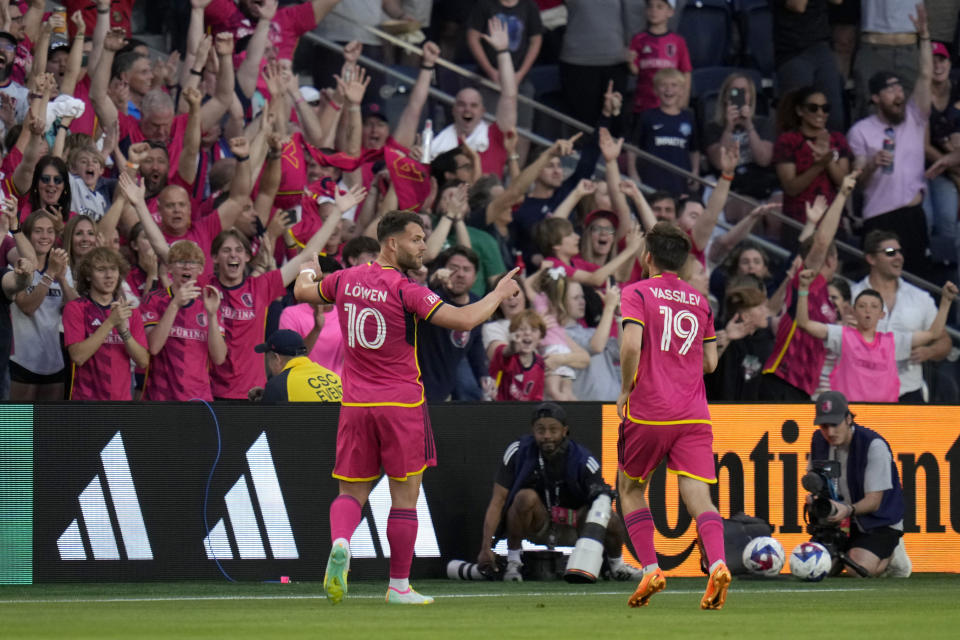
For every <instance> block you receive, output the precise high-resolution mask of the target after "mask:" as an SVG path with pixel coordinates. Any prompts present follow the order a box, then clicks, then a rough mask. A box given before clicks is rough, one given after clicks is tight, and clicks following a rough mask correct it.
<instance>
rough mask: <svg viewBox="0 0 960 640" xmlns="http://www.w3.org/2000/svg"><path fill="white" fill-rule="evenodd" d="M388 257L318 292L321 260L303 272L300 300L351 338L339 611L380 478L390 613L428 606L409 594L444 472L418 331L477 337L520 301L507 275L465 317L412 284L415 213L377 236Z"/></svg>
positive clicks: (331, 570) (332, 583) (333, 596)
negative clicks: (426, 519) (430, 498)
mask: <svg viewBox="0 0 960 640" xmlns="http://www.w3.org/2000/svg"><path fill="white" fill-rule="evenodd" d="M377 240H379V242H380V255H379V256H378V257H377V259H376V260H375V261H374V262H370V263H367V264H362V265H358V266H356V267H352V268H350V269H344V270H342V271H335V272H333V273H331V274H328V275H326V276H325V277H324V278H323V279H322V280H320V282H317V277H318V275H319V271H320V267H319V265H318V264H317V263H316V260H314V263H313V265H312V266H311V267H308V268H305V269H304V270H302V271H301V272H300V275H299V277H298V278H297V282H296V284H295V285H294V295H295V296H296V298H297V300H299V301H301V302H310V303H314V304H317V303H321V304H330V303H335V304H336V305H337V307H338V309H337V310H338V315H339V322H340V327H341V329H342V331H343V335H344V336H345V338H346V354H345V356H344V368H343V376H342V379H343V401H342V403H341V409H340V423H339V427H338V430H337V461H336V464H335V466H334V469H333V477H334V478H337V479H338V480H339V481H340V495H339V496H338V497H337V498H336V499H335V500H334V501H333V504H332V505H331V506H330V537H331V539H332V541H333V548H332V550H331V551H330V558H329V560H328V561H327V572H326V575H325V576H324V580H323V586H324V590H325V591H326V593H327V597H328V598H329V599H330V601H331V602H333V603H334V604H336V603H338V602H340V601H342V600H343V596H344V594H345V593H346V592H347V572H348V571H349V568H350V538H351V536H352V535H353V532H354V530H355V529H356V528H357V525H359V524H360V517H361V515H360V510H361V508H362V506H363V504H364V502H366V500H367V497H368V496H369V495H370V491H371V490H372V489H373V484H374V482H375V481H376V480H377V479H378V478H379V477H380V469H381V467H382V468H383V470H384V472H385V473H386V474H387V476H388V477H389V479H390V498H391V501H392V507H391V509H390V516H389V519H388V520H387V540H388V541H389V543H390V586H389V587H388V588H387V597H386V600H387V602H388V603H392V604H430V603H431V602H433V598H430V597H427V596H423V595H420V594H419V593H417V592H416V591H414V590H413V589H412V588H411V587H410V584H409V576H410V564H411V562H412V561H413V546H414V542H415V541H416V538H417V509H416V506H417V498H418V496H419V495H420V483H421V482H422V479H423V472H424V470H425V469H426V468H427V467H432V466H436V463H437V459H436V451H435V449H434V443H433V431H432V430H431V428H430V417H429V414H428V413H427V407H426V403H425V401H424V391H423V384H422V383H421V381H420V369H419V365H418V363H417V350H416V343H417V331H418V325H419V323H420V322H422V321H424V320H426V321H430V322H432V323H434V324H437V325H439V326H441V327H446V328H448V329H456V330H459V331H469V330H471V329H472V328H473V327H475V326H477V325H478V324H480V323H481V322H484V321H485V320H486V319H487V318H489V317H490V315H491V314H493V312H494V311H495V310H496V309H497V307H498V306H499V305H500V303H501V302H502V301H503V300H504V299H505V298H509V297H510V296H513V295H516V294H517V293H518V292H519V285H518V284H517V283H516V281H514V280H513V276H514V274H515V273H516V272H517V270H516V269H514V270H513V271H511V272H509V273H508V274H506V275H505V276H504V277H503V278H501V279H500V282H498V283H497V286H496V288H495V289H494V290H493V291H492V292H490V293H489V294H487V296H485V297H484V298H482V299H480V300H478V301H477V302H474V303H473V304H469V305H466V306H463V307H455V306H453V305H445V304H443V301H442V300H440V297H439V296H437V294H435V293H434V292H433V291H431V290H430V289H428V288H426V287H424V286H422V285H419V284H417V283H416V282H414V281H413V280H412V279H410V278H409V277H407V276H405V275H404V271H406V270H414V271H416V270H418V269H420V267H421V266H422V264H423V254H424V253H425V252H426V248H427V245H426V239H425V234H424V230H423V224H422V223H421V221H420V217H419V216H418V215H417V214H416V213H412V212H407V211H392V212H389V213H387V214H386V215H384V217H383V218H382V219H381V220H380V223H379V224H378V226H377Z"/></svg>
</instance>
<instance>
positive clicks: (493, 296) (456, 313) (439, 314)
mask: <svg viewBox="0 0 960 640" xmlns="http://www.w3.org/2000/svg"><path fill="white" fill-rule="evenodd" d="M518 271H519V269H513V270H512V271H510V272H508V273H507V274H506V275H505V276H503V277H502V278H500V281H499V282H498V283H497V286H496V288H494V290H493V291H491V292H490V293H488V294H487V295H485V296H484V297H483V298H481V299H480V300H477V301H476V302H474V303H473V304H468V305H466V306H463V307H455V306H453V305H451V304H445V305H443V306H442V307H440V308H439V309H437V310H436V312H435V313H434V314H433V315H432V316H430V322H432V323H433V324H435V325H437V326H440V327H444V328H446V329H454V330H457V331H470V330H471V329H473V328H474V327H475V326H477V325H478V324H480V323H481V322H485V321H486V320H487V319H488V318H489V317H490V316H492V315H493V312H494V311H496V310H497V307H499V306H500V303H501V302H503V301H504V299H506V298H509V297H512V296H514V295H516V294H518V293H519V292H520V285H518V284H517V281H516V280H514V279H513V276H515V275H516V274H517V272H518Z"/></svg>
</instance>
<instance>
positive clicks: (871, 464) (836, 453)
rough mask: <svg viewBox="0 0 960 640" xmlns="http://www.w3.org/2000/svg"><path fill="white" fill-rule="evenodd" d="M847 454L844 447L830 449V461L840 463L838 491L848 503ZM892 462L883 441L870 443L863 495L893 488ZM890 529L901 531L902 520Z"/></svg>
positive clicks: (891, 457) (846, 449) (891, 456)
mask: <svg viewBox="0 0 960 640" xmlns="http://www.w3.org/2000/svg"><path fill="white" fill-rule="evenodd" d="M854 429H856V427H854ZM849 453H850V451H849V449H848V448H845V447H830V459H831V460H837V461H838V462H839V463H840V484H839V491H840V495H841V496H842V497H843V499H844V501H845V502H850V486H849V485H848V484H847V457H848V455H849ZM892 462H893V455H892V454H891V453H890V449H889V448H888V447H887V446H886V445H885V444H884V443H883V440H880V439H879V438H878V439H876V440H874V441H873V442H871V443H870V448H869V449H867V470H866V473H865V474H864V479H863V492H864V493H865V494H866V493H871V492H873V491H886V490H887V489H892V488H893V474H892V473H891V471H890V465H891V463H892ZM854 520H856V518H854ZM857 527H858V528H859V529H860V530H861V531H863V527H861V526H860V523H859V522H857ZM891 528H893V529H898V530H900V531H903V520H900V521H899V522H897V523H896V524H893V525H891Z"/></svg>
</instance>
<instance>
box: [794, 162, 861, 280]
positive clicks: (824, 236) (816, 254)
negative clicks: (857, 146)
mask: <svg viewBox="0 0 960 640" xmlns="http://www.w3.org/2000/svg"><path fill="white" fill-rule="evenodd" d="M859 176H860V171H859V170H857V171H854V172H853V173H851V174H849V175H848V176H847V177H845V178H844V179H843V184H842V185H841V186H840V190H839V191H838V192H837V196H836V197H835V198H834V199H833V202H831V203H830V207H829V208H828V209H827V212H826V213H825V214H824V216H823V220H822V221H821V222H820V226H819V227H817V230H816V232H815V233H814V234H813V246H811V247H810V252H809V253H808V254H807V257H806V258H805V259H804V261H803V265H804V267H805V268H807V269H810V270H812V271H813V272H814V273H817V272H819V271H820V268H821V267H823V263H824V261H826V259H827V251H828V250H829V249H830V243H832V242H833V238H834V236H836V235H837V227H839V226H840V214H841V213H842V212H843V205H844V204H845V203H846V201H847V197H849V195H850V192H851V191H853V188H854V187H855V186H856V184H857V178H858V177H859Z"/></svg>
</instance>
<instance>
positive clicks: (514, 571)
mask: <svg viewBox="0 0 960 640" xmlns="http://www.w3.org/2000/svg"><path fill="white" fill-rule="evenodd" d="M521 568H523V563H522V562H513V561H510V560H508V561H507V568H506V569H504V571H503V581H504V582H523V576H522V575H520V569H521Z"/></svg>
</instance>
